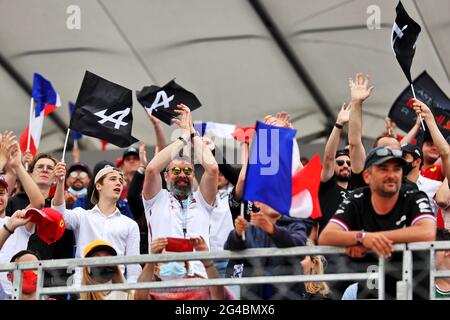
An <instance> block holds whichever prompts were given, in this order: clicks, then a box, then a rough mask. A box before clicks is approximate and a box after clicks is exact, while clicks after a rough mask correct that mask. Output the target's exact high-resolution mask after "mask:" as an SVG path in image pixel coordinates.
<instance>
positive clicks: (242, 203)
mask: <svg viewBox="0 0 450 320" xmlns="http://www.w3.org/2000/svg"><path fill="white" fill-rule="evenodd" d="M241 217H244V202H241ZM242 240H244V241H245V230H244V232H243V233H242Z"/></svg>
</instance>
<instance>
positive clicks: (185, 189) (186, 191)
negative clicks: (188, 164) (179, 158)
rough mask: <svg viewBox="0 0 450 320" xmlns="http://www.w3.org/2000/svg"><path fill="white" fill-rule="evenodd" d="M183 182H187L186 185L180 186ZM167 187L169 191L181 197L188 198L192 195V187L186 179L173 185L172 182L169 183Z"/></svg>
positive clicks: (177, 180)
mask: <svg viewBox="0 0 450 320" xmlns="http://www.w3.org/2000/svg"><path fill="white" fill-rule="evenodd" d="M181 181H182V182H185V183H186V185H185V186H180V185H179V183H178V182H181ZM167 187H168V189H169V191H171V192H172V193H173V194H174V195H176V196H179V197H187V196H189V195H190V194H191V193H192V185H191V181H189V179H184V178H180V179H176V180H175V181H174V182H173V183H172V182H170V183H168V185H167Z"/></svg>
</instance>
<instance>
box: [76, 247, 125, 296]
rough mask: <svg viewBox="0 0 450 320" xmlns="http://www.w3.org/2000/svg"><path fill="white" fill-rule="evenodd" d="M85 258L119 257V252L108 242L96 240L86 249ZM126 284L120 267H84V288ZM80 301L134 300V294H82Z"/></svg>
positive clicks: (115, 292) (113, 292) (116, 292)
mask: <svg viewBox="0 0 450 320" xmlns="http://www.w3.org/2000/svg"><path fill="white" fill-rule="evenodd" d="M83 256H84V258H90V257H110V256H117V251H116V250H115V249H114V247H113V245H112V244H111V243H109V242H108V241H104V240H94V241H92V242H91V243H90V244H88V245H87V246H86V247H85V248H84V252H83ZM113 283H125V278H124V277H123V274H122V271H121V270H120V268H119V266H117V265H115V266H96V267H84V268H83V278H82V280H81V284H82V285H83V286H85V285H87V286H89V285H96V284H113ZM80 300H133V292H132V291H131V290H130V291H121V290H113V291H98V292H82V293H81V294H80Z"/></svg>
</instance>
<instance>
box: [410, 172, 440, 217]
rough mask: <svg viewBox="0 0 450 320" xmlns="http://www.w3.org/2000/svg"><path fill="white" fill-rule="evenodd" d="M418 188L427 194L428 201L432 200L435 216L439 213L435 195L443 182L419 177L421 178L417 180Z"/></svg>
mask: <svg viewBox="0 0 450 320" xmlns="http://www.w3.org/2000/svg"><path fill="white" fill-rule="evenodd" d="M416 184H417V188H418V189H419V190H420V191H423V192H425V193H426V194H427V196H428V199H429V200H430V205H431V209H432V210H433V212H434V214H435V215H436V213H437V212H438V209H439V208H438V206H437V205H436V202H435V201H434V195H435V194H436V192H437V191H438V189H439V187H440V186H441V184H442V182H441V181H436V180H433V179H429V178H426V177H424V176H422V175H419V178H418V179H417V182H416Z"/></svg>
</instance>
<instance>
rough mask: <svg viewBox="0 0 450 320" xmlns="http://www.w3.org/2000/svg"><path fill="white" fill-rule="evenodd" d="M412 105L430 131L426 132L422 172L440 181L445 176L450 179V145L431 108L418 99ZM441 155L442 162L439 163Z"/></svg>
mask: <svg viewBox="0 0 450 320" xmlns="http://www.w3.org/2000/svg"><path fill="white" fill-rule="evenodd" d="M412 105H413V108H414V110H415V111H416V113H417V114H418V115H420V116H422V118H423V120H424V121H425V123H426V125H427V127H428V131H429V132H428V131H427V132H426V134H425V137H424V143H423V146H422V152H423V158H424V164H423V166H422V168H421V174H422V175H423V176H424V177H427V178H430V179H434V180H438V181H443V180H444V178H447V181H450V146H449V145H448V142H447V141H446V140H445V138H444V136H443V135H442V133H441V132H440V130H439V127H438V125H437V123H436V120H435V119H434V116H433V113H432V112H431V110H430V108H429V107H428V106H427V105H426V104H425V103H423V102H422V101H420V100H417V99H414V100H413V103H412ZM430 138H431V139H430ZM439 157H440V162H441V164H437V163H438V162H439V161H438V160H439Z"/></svg>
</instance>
